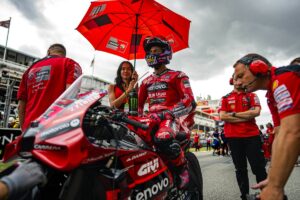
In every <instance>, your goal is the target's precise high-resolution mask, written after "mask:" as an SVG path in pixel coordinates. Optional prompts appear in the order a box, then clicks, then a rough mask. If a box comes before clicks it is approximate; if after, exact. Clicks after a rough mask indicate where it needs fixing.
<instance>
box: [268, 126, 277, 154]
mask: <svg viewBox="0 0 300 200" xmlns="http://www.w3.org/2000/svg"><path fill="white" fill-rule="evenodd" d="M266 126H267V131H266V132H267V134H268V136H269V138H268V144H269V145H268V147H269V149H268V151H269V152H270V156H271V154H272V145H273V142H274V137H275V132H274V127H273V125H272V124H271V123H267V125H266Z"/></svg>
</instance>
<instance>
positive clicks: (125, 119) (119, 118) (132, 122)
mask: <svg viewBox="0 0 300 200" xmlns="http://www.w3.org/2000/svg"><path fill="white" fill-rule="evenodd" d="M112 119H113V120H117V121H122V122H125V123H127V124H130V125H132V126H134V127H136V128H140V129H142V130H147V129H148V128H149V126H148V125H146V124H142V123H140V122H139V121H136V120H134V119H129V118H128V117H126V116H125V115H124V113H122V112H115V113H113V115H112Z"/></svg>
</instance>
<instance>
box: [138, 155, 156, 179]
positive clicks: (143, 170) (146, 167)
mask: <svg viewBox="0 0 300 200" xmlns="http://www.w3.org/2000/svg"><path fill="white" fill-rule="evenodd" d="M158 167H159V163H158V158H155V159H154V160H151V161H150V162H148V163H146V164H143V165H142V166H141V167H140V169H139V171H138V175H139V176H144V175H146V174H148V173H150V172H152V173H154V172H156V171H157V169H158Z"/></svg>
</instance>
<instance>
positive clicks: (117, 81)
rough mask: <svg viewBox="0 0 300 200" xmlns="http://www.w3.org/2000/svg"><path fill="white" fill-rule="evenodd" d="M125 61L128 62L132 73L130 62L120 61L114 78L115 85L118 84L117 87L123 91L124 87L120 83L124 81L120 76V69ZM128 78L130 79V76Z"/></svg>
mask: <svg viewBox="0 0 300 200" xmlns="http://www.w3.org/2000/svg"><path fill="white" fill-rule="evenodd" d="M125 63H128V64H129V66H130V69H131V71H132V73H133V65H132V64H131V62H129V61H123V62H121V63H120V65H119V67H118V71H117V77H116V78H115V83H116V86H118V87H119V88H120V89H122V90H123V91H124V88H123V86H122V83H124V82H123V80H122V77H121V70H122V66H123V64H125ZM130 80H131V77H130Z"/></svg>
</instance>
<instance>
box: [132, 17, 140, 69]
mask: <svg viewBox="0 0 300 200" xmlns="http://www.w3.org/2000/svg"><path fill="white" fill-rule="evenodd" d="M138 21H139V14H138V13H136V14H135V36H134V61H133V69H134V70H135V65H136V43H137V33H138Z"/></svg>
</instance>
